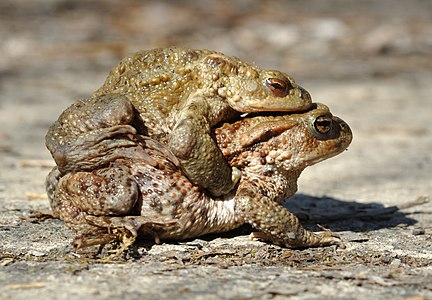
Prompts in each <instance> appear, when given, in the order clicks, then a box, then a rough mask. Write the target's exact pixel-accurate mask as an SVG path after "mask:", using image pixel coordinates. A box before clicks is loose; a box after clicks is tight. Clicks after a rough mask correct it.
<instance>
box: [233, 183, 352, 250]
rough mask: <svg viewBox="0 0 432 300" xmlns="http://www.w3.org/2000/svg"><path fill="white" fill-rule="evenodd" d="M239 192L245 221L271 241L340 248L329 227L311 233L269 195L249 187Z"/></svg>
mask: <svg viewBox="0 0 432 300" xmlns="http://www.w3.org/2000/svg"><path fill="white" fill-rule="evenodd" d="M239 193H242V194H244V195H245V196H243V200H245V204H244V205H245V207H244V214H245V219H246V221H247V222H248V223H250V224H251V225H252V226H253V227H255V228H256V229H258V230H260V231H261V232H262V233H263V234H264V236H265V237H266V239H269V240H270V241H272V242H273V243H275V244H278V245H281V246H285V247H288V248H305V247H320V246H330V245H338V246H340V247H344V246H343V242H342V241H341V239H340V237H339V236H338V235H337V234H336V233H334V232H332V231H330V230H324V231H323V232H320V233H314V232H311V231H309V230H307V229H305V228H304V227H303V226H302V225H301V224H300V221H299V219H298V218H297V217H296V216H295V215H294V214H292V213H290V212H289V211H288V210H287V209H286V208H284V207H283V206H281V205H279V204H278V203H277V202H275V201H273V200H271V199H270V198H268V197H266V196H263V195H256V194H255V193H253V192H251V190H250V189H248V190H245V189H243V190H240V189H239Z"/></svg>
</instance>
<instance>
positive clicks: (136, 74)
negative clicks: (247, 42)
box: [46, 48, 311, 196]
mask: <svg viewBox="0 0 432 300" xmlns="http://www.w3.org/2000/svg"><path fill="white" fill-rule="evenodd" d="M310 105H311V97H310V95H309V93H308V92H307V91H305V90H304V89H302V88H301V87H300V86H298V85H297V84H296V83H295V82H294V80H293V79H292V78H291V77H289V76H288V75H286V74H284V73H282V72H279V71H272V70H262V69H260V68H258V67H256V66H254V65H251V64H248V63H245V62H243V61H241V60H239V59H238V58H235V57H230V56H226V55H223V54H221V53H218V52H214V51H209V50H190V49H182V48H161V49H153V50H147V51H141V52H138V53H135V54H133V55H130V56H127V57H126V58H124V59H123V60H122V61H121V62H120V63H119V65H117V66H116V67H114V68H113V69H112V71H111V73H110V74H109V76H108V78H107V79H106V81H105V83H104V84H103V86H102V87H101V88H100V89H99V90H97V91H96V92H95V93H94V94H93V96H92V97H91V98H89V99H84V100H79V101H77V102H76V103H74V104H73V105H72V106H70V107H69V108H68V109H66V111H65V112H63V114H62V115H61V116H60V117H59V119H58V120H57V121H56V122H55V123H54V124H53V125H52V126H51V127H50V129H49V131H48V134H47V136H46V145H47V147H48V149H49V150H50V152H51V153H52V155H53V157H54V160H55V161H56V163H57V165H58V168H59V171H60V172H61V174H66V173H68V172H74V171H92V170H95V169H97V168H99V167H100V166H103V165H106V164H107V163H109V162H110V161H112V160H113V159H116V158H119V155H118V153H117V151H116V149H118V148H124V147H134V146H136V145H137V137H136V136H137V134H138V135H146V136H150V137H151V138H152V139H156V140H158V141H159V142H161V143H162V144H165V145H168V146H169V148H170V149H171V151H172V153H173V154H174V155H175V156H176V157H177V159H178V160H179V162H180V167H181V168H182V171H183V173H184V174H185V175H186V176H187V177H188V178H189V180H190V181H192V182H193V183H194V184H197V185H199V186H200V187H202V188H205V189H207V190H208V191H209V192H210V193H211V194H212V195H213V196H220V195H222V194H226V193H228V192H229V191H230V190H232V189H233V187H234V186H235V184H236V183H237V182H238V180H239V178H240V175H241V174H240V172H239V171H238V170H237V169H235V168H234V169H233V170H232V169H231V168H230V166H229V165H228V163H227V162H226V160H225V158H224V156H223V155H222V153H221V151H220V149H219V148H218V147H217V146H216V144H215V142H214V140H213V139H212V137H211V136H210V130H211V128H212V127H213V126H215V125H216V124H218V123H220V122H223V121H229V120H230V119H232V118H234V117H237V116H238V115H240V114H241V113H250V112H262V111H274V112H276V111H300V110H305V109H307V108H308V107H309V106H310ZM124 125H128V126H124ZM232 171H233V172H232Z"/></svg>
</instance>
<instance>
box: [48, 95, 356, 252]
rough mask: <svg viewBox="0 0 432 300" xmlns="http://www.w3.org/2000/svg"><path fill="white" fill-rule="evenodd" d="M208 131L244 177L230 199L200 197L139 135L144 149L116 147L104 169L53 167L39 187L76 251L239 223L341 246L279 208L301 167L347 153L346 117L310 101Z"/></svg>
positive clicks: (288, 239) (165, 155) (294, 242)
mask: <svg viewBox="0 0 432 300" xmlns="http://www.w3.org/2000/svg"><path fill="white" fill-rule="evenodd" d="M214 135H215V138H216V141H217V144H218V146H219V147H220V148H221V149H222V153H223V155H224V158H225V159H227V161H229V164H230V165H231V166H233V167H236V168H238V169H239V170H241V172H242V174H243V175H242V178H241V180H240V183H239V186H238V187H237V188H236V189H235V190H233V191H232V192H230V193H229V194H227V195H223V196H221V197H212V196H209V195H208V194H206V193H204V192H203V191H202V190H201V189H200V188H199V187H198V186H197V185H195V184H193V183H192V182H191V181H190V180H188V178H187V177H186V176H184V174H183V173H182V172H181V170H180V169H179V164H178V162H177V160H176V157H175V156H174V155H172V154H171V152H170V151H169V149H168V148H167V147H166V146H164V145H162V144H161V143H159V142H157V141H155V140H151V139H149V138H148V137H142V138H143V141H142V143H144V144H145V147H141V146H139V144H140V142H139V143H138V146H136V147H127V148H123V150H124V152H125V153H124V155H123V158H120V159H116V160H114V161H112V162H111V163H110V165H109V166H107V167H102V168H100V169H97V170H94V171H89V172H85V171H79V172H71V173H68V174H66V175H64V176H63V177H62V176H61V175H60V174H59V172H58V170H57V169H54V170H53V172H52V173H51V175H50V176H49V177H48V181H47V183H48V184H47V187H48V190H49V191H51V194H52V197H51V207H52V209H53V212H54V215H55V216H57V217H59V218H60V219H62V220H64V221H65V223H66V224H67V225H68V226H69V227H71V228H73V229H74V230H75V231H76V232H77V237H76V239H75V243H74V244H75V246H77V247H84V246H89V245H92V244H104V243H108V242H111V241H114V240H119V239H121V238H122V237H124V236H125V235H129V236H137V235H143V236H147V237H152V238H155V239H156V241H157V242H158V241H160V240H171V239H174V240H179V239H180V240H181V239H186V238H192V237H197V236H201V235H204V234H207V233H215V232H224V231H228V230H231V229H234V228H236V227H239V226H240V225H242V224H244V223H250V224H251V225H252V226H253V227H255V228H256V229H258V230H259V231H260V232H261V235H265V237H266V239H268V240H270V241H272V242H273V243H275V244H279V245H282V246H286V247H292V248H297V247H309V246H326V245H332V244H341V240H340V238H339V237H338V236H337V235H336V234H334V233H333V232H331V231H323V232H321V233H313V232H310V231H308V230H306V229H305V228H303V227H302V226H301V224H300V223H299V220H298V219H297V218H296V217H295V216H294V215H293V214H292V213H290V212H289V211H288V210H287V209H286V208H284V207H283V206H281V205H280V204H279V202H281V201H282V200H284V199H286V198H287V197H289V196H291V195H293V194H294V193H295V192H296V190H297V179H298V177H299V175H300V173H301V172H302V171H303V169H304V168H306V167H307V166H310V165H313V164H315V163H317V162H319V161H322V160H324V159H327V158H330V157H332V156H335V155H337V154H339V153H341V152H342V151H343V150H344V149H346V148H347V147H348V145H349V144H350V142H351V139H352V134H351V130H350V128H349V126H348V125H347V124H346V123H345V122H344V121H342V120H341V119H339V118H337V117H335V116H332V115H331V113H330V111H329V109H328V108H327V107H326V106H324V105H322V104H314V105H313V107H312V109H310V110H309V111H307V112H304V113H299V114H285V115H280V114H276V115H273V116H272V115H264V116H260V115H256V116H254V115H251V116H250V117H247V118H244V119H240V120H238V121H236V122H233V123H225V124H224V125H223V126H220V127H217V128H215V129H214ZM126 152H130V153H126ZM128 157H130V158H128Z"/></svg>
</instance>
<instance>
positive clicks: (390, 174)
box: [0, 0, 432, 203]
mask: <svg viewBox="0 0 432 300" xmlns="http://www.w3.org/2000/svg"><path fill="white" fill-rule="evenodd" d="M0 39H1V43H0V155H1V157H2V162H4V165H6V166H9V167H10V169H9V171H12V170H16V169H14V168H16V166H17V161H20V160H23V159H50V156H49V153H48V152H47V151H46V149H45V147H44V135H45V133H46V130H47V128H48V126H49V125H50V124H51V123H52V122H53V121H54V120H55V119H56V118H57V117H58V115H59V114H60V113H61V111H63V110H64V109H65V108H66V107H67V106H69V105H70V104H71V103H72V101H73V100H74V99H77V98H80V97H87V96H89V95H90V94H91V93H92V92H93V91H95V90H96V89H97V88H98V87H99V86H100V85H101V84H102V83H103V81H104V79H105V77H106V76H107V74H108V72H109V70H110V68H111V67H113V66H114V65H116V64H117V63H118V61H119V60H120V59H121V58H122V57H123V56H125V55H126V54H128V53H131V52H135V51H138V50H142V49H150V48H155V47H166V46H181V47H191V48H208V49H212V50H217V51H220V52H223V53H225V54H228V55H234V56H237V57H239V58H241V59H243V60H246V61H249V62H254V63H255V64H257V65H258V66H260V67H263V68H271V69H278V70H281V71H284V72H287V73H288V74H290V75H292V76H293V77H294V78H295V79H296V80H297V82H298V83H300V84H301V85H302V86H303V87H305V88H306V89H307V90H309V92H310V93H311V94H312V96H313V98H314V99H315V100H316V101H319V102H323V103H325V104H327V105H329V106H330V108H331V110H332V112H333V113H334V114H336V115H338V116H340V117H341V118H343V119H344V120H346V121H347V122H348V123H349V124H350V125H351V127H352V129H353V131H354V142H353V144H352V146H351V147H350V149H349V151H348V152H347V153H343V154H342V155H340V156H339V157H337V158H335V159H334V160H330V161H328V162H325V163H324V164H322V165H321V164H320V165H319V166H317V167H316V168H315V167H314V168H313V170H312V171H310V172H309V171H308V172H307V173H306V174H305V175H304V178H303V179H302V181H301V186H300V187H301V191H303V192H304V193H309V194H317V195H321V194H328V193H331V194H332V195H334V196H336V197H340V198H343V199H355V200H362V199H364V200H371V199H374V200H377V201H382V202H388V203H391V202H392V201H393V200H395V199H396V200H398V199H399V200H401V201H403V200H404V199H407V198H410V199H411V198H413V197H415V196H416V195H417V194H419V195H422V194H424V193H428V192H429V193H430V188H431V183H430V182H431V180H430V179H431V175H430V173H432V172H430V171H431V170H432V168H431V166H432V162H431V161H432V159H431V154H430V152H431V151H430V149H431V130H430V126H429V122H430V119H431V114H432V104H431V102H432V101H431V96H430V95H431V92H432V88H431V87H430V85H431V83H432V76H431V75H432V1H430V0H411V1H405V0H379V1H373V0H362V1H360V0H327V1H322V0H311V1H300V0H291V1H288V0H287V1H282V0H281V1H277V0H220V1H210V0H202V1H196V0H194V1H192V0H190V1H189V0H177V1H167V0H165V1H138V0H123V1H114V0H86V1H85V0H82V1H79V0H75V1H66V0H2V1H1V2H0ZM2 172H3V174H5V172H6V171H2ZM17 172H18V173H17V174H22V176H24V177H22V178H25V176H31V178H34V176H35V174H34V173H32V172H33V171H31V170H30V171H29V170H24V171H23V170H17ZM44 172H45V171H44ZM36 178H37V181H36V182H35V184H34V188H35V189H37V190H38V191H40V192H43V184H42V182H43V177H39V175H36ZM28 179H29V180H30V178H28ZM10 180H13V179H8V180H6V179H4V180H3V186H4V185H5V184H6V183H5V182H9V181H10ZM21 180H24V179H21ZM34 180H36V179H33V181H34ZM413 193H414V195H413Z"/></svg>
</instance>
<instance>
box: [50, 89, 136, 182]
mask: <svg viewBox="0 0 432 300" xmlns="http://www.w3.org/2000/svg"><path fill="white" fill-rule="evenodd" d="M133 119H134V109H133V106H132V104H131V103H130V101H129V100H128V99H127V97H125V96H121V95H118V94H110V95H105V96H101V97H96V98H89V99H85V100H79V101H77V102H75V103H74V104H72V105H71V106H70V107H69V108H68V109H66V110H65V111H64V112H63V113H62V114H61V116H60V117H59V119H58V120H57V121H56V122H54V124H53V125H51V127H50V128H49V130H48V133H47V135H46V138H45V141H46V145H47V147H48V149H49V150H50V152H51V154H52V156H53V158H54V160H55V162H56V164H57V166H58V169H59V171H60V172H61V173H62V174H65V173H67V172H74V171H80V170H93V169H95V168H97V167H100V166H103V165H105V164H107V163H109V162H110V161H113V160H115V159H117V158H121V157H122V155H123V154H121V153H119V152H118V150H119V149H122V150H120V152H124V149H125V148H127V147H133V146H136V145H137V144H138V143H137V141H136V139H135V135H136V129H135V128H134V127H132V126H131V125H130V124H131V123H132V122H133Z"/></svg>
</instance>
